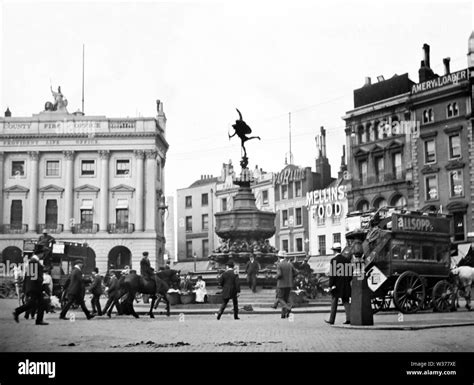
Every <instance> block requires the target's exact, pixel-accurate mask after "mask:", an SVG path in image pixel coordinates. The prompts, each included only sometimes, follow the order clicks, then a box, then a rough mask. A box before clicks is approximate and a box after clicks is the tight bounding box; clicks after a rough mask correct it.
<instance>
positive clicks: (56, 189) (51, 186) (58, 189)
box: [39, 184, 64, 193]
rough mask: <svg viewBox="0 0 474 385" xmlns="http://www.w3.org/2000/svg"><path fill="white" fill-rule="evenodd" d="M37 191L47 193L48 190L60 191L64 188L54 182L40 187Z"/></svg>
mask: <svg viewBox="0 0 474 385" xmlns="http://www.w3.org/2000/svg"><path fill="white" fill-rule="evenodd" d="M39 191H40V192H42V193H48V192H54V193H62V192H63V191H64V189H63V188H62V187H59V186H56V185H55V184H49V185H47V186H44V187H41V188H40V189H39Z"/></svg>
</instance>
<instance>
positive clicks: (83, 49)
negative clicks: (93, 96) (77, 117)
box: [82, 44, 85, 114]
mask: <svg viewBox="0 0 474 385" xmlns="http://www.w3.org/2000/svg"><path fill="white" fill-rule="evenodd" d="M84 51H85V48H84V44H82V113H83V114H84Z"/></svg>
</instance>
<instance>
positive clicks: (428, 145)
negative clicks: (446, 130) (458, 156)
mask: <svg viewBox="0 0 474 385" xmlns="http://www.w3.org/2000/svg"><path fill="white" fill-rule="evenodd" d="M429 163H436V142H435V140H434V139H428V140H425V164H429Z"/></svg>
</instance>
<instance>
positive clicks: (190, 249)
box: [186, 241, 193, 258]
mask: <svg viewBox="0 0 474 385" xmlns="http://www.w3.org/2000/svg"><path fill="white" fill-rule="evenodd" d="M192 257H193V241H187V242H186V258H192Z"/></svg>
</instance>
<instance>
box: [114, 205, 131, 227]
mask: <svg viewBox="0 0 474 385" xmlns="http://www.w3.org/2000/svg"><path fill="white" fill-rule="evenodd" d="M115 224H116V226H117V227H118V228H125V227H128V209H117V210H116V212H115Z"/></svg>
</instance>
